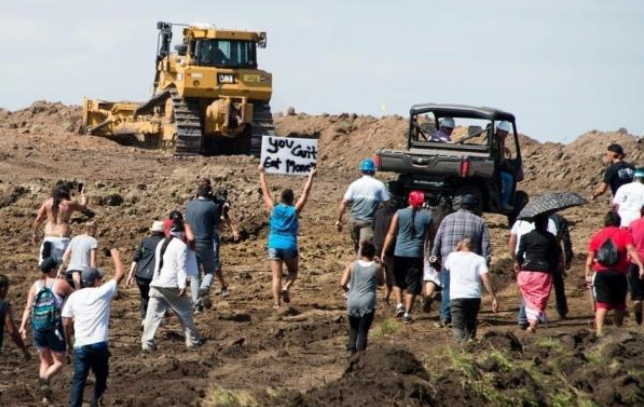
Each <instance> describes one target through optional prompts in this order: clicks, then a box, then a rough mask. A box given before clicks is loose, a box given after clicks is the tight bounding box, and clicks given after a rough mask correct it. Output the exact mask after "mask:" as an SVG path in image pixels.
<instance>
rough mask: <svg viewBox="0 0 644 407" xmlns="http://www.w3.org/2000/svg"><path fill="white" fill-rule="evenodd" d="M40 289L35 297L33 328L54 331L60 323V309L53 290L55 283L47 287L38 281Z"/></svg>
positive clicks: (32, 313)
mask: <svg viewBox="0 0 644 407" xmlns="http://www.w3.org/2000/svg"><path fill="white" fill-rule="evenodd" d="M38 285H39V287H40V288H39V289H38V292H37V293H36V297H35V298H34V303H33V306H32V311H31V328H32V329H33V330H34V331H39V332H46V331H53V330H55V329H56V328H58V326H59V325H60V310H59V309H58V307H57V306H56V297H55V296H54V292H53V291H52V289H53V286H54V283H52V284H51V286H49V287H47V286H45V285H44V284H43V283H42V282H38Z"/></svg>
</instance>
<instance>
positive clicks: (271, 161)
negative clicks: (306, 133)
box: [261, 136, 318, 175]
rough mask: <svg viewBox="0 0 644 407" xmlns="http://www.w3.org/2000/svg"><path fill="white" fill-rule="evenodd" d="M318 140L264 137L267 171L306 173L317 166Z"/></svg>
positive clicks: (264, 164)
mask: <svg viewBox="0 0 644 407" xmlns="http://www.w3.org/2000/svg"><path fill="white" fill-rule="evenodd" d="M317 158H318V141H317V140H314V139H304V138H291V137H272V136H269V137H263V138H262V156H261V160H262V165H263V166H264V168H265V170H266V172H267V173H271V174H287V175H306V174H308V173H309V172H310V171H311V169H313V168H314V167H315V163H316V162H317Z"/></svg>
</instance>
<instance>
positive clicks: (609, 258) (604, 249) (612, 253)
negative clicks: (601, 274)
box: [596, 237, 620, 267]
mask: <svg viewBox="0 0 644 407" xmlns="http://www.w3.org/2000/svg"><path fill="white" fill-rule="evenodd" d="M596 258H597V261H598V262H599V263H600V264H601V265H603V266H609V267H610V266H614V265H616V264H617V263H619V260H620V259H619V252H618V251H617V247H616V246H615V243H613V239H611V238H610V237H609V238H608V239H606V241H605V242H604V243H603V244H602V245H601V247H600V248H599V250H598V251H597V256H596Z"/></svg>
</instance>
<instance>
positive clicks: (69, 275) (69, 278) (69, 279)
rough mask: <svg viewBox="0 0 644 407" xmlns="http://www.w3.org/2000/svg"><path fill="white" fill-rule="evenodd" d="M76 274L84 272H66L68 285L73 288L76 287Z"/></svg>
mask: <svg viewBox="0 0 644 407" xmlns="http://www.w3.org/2000/svg"><path fill="white" fill-rule="evenodd" d="M74 273H78V274H81V273H82V272H81V271H80V270H67V271H66V272H65V281H67V284H69V286H70V287H72V288H73V287H74ZM79 279H80V277H79Z"/></svg>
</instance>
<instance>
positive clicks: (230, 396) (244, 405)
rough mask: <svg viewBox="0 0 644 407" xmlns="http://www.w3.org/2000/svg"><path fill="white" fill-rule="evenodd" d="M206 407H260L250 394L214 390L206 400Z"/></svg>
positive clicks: (221, 389) (218, 388) (220, 389)
mask: <svg viewBox="0 0 644 407" xmlns="http://www.w3.org/2000/svg"><path fill="white" fill-rule="evenodd" d="M203 405H204V407H259V404H258V403H257V401H256V400H255V398H253V396H251V395H250V394H249V393H248V392H245V391H232V390H226V389H224V388H222V387H216V388H214V389H213V390H212V391H211V392H210V393H209V394H208V395H207V396H206V398H205V400H204V404H203Z"/></svg>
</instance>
